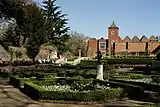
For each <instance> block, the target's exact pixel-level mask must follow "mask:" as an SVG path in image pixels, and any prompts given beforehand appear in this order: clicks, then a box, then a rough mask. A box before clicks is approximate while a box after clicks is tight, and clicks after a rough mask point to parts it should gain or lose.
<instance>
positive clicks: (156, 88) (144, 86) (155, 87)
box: [110, 79, 160, 92]
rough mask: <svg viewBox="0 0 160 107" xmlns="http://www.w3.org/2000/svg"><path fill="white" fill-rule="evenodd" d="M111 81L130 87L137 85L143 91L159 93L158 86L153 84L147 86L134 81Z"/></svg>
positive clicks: (159, 88) (159, 86)
mask: <svg viewBox="0 0 160 107" xmlns="http://www.w3.org/2000/svg"><path fill="white" fill-rule="evenodd" d="M110 80H111V81H115V82H120V83H122V84H123V83H126V84H130V85H137V86H141V87H143V88H144V89H145V90H150V91H155V92H160V85H155V84H149V83H144V82H136V81H126V80H116V79H110Z"/></svg>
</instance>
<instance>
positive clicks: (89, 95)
mask: <svg viewBox="0 0 160 107" xmlns="http://www.w3.org/2000/svg"><path fill="white" fill-rule="evenodd" d="M24 90H25V91H27V94H28V95H29V96H30V97H32V98H34V99H43V100H75V101H96V100H100V101H106V100H113V99H118V98H119V97H120V95H121V93H122V92H123V90H122V89H121V88H117V89H105V90H94V91H91V92H81V91H80V92H70V91H45V90H43V89H42V88H41V86H39V85H37V84H33V83H26V84H25V86H24Z"/></svg>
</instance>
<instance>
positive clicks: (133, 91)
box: [94, 80, 144, 98]
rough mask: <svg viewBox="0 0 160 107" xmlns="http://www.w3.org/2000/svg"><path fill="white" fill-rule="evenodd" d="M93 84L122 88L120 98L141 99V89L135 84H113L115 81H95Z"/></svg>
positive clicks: (142, 90)
mask: <svg viewBox="0 0 160 107" xmlns="http://www.w3.org/2000/svg"><path fill="white" fill-rule="evenodd" d="M94 82H96V83H99V84H101V85H105V86H108V85H109V86H110V87H113V88H118V87H121V88H123V94H122V96H124V97H129V98H138V97H141V96H142V95H143V93H144V89H143V87H141V86H138V85H136V84H135V85H132V84H127V83H121V82H115V81H100V80H95V81H94ZM96 83H94V84H96Z"/></svg>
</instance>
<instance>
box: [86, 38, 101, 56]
mask: <svg viewBox="0 0 160 107" xmlns="http://www.w3.org/2000/svg"><path fill="white" fill-rule="evenodd" d="M97 43H98V40H95V39H90V40H88V47H87V48H88V49H87V56H88V57H95V56H96V55H97Z"/></svg>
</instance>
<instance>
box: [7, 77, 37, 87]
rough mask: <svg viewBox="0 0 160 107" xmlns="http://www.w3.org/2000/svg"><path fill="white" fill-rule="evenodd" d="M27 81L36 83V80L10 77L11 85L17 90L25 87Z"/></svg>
mask: <svg viewBox="0 0 160 107" xmlns="http://www.w3.org/2000/svg"><path fill="white" fill-rule="evenodd" d="M26 81H36V79H34V78H20V77H16V76H15V77H10V79H9V83H10V84H11V85H12V86H14V87H15V88H21V87H23V86H24V83H25V82H26Z"/></svg>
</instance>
